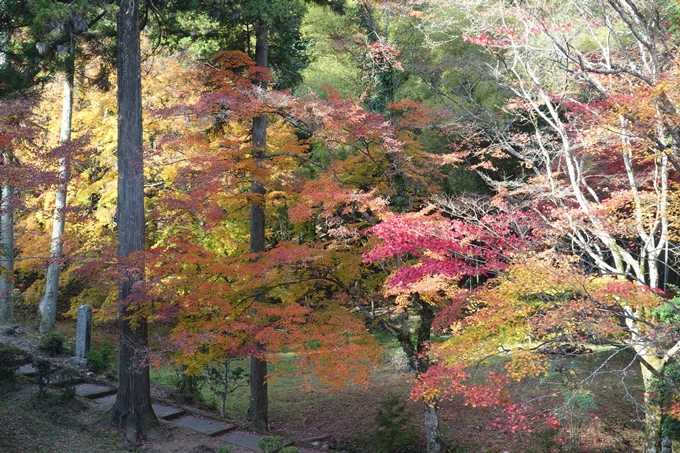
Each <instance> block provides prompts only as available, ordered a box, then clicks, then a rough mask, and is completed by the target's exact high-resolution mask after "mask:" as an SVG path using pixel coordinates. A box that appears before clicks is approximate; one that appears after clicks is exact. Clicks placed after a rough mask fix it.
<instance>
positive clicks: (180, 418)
mask: <svg viewBox="0 0 680 453" xmlns="http://www.w3.org/2000/svg"><path fill="white" fill-rule="evenodd" d="M17 373H20V374H23V375H25V376H28V377H33V376H35V374H36V370H35V368H34V367H33V365H31V364H28V365H24V366H22V367H21V368H19V370H17ZM76 395H78V396H80V397H83V398H87V399H90V400H93V401H94V402H96V403H98V404H101V405H102V406H113V404H114V403H115V402H116V389H115V388H112V387H108V386H102V385H96V384H88V383H81V384H77V385H76ZM152 407H153V410H154V413H155V414H156V416H157V417H158V418H160V419H162V420H167V421H169V422H170V423H173V424H175V425H177V426H181V427H184V428H188V429H191V430H194V431H197V432H199V433H201V434H204V435H206V436H210V437H214V438H216V439H220V440H221V441H224V443H225V445H234V446H237V447H240V448H242V449H248V450H251V451H253V452H261V451H262V450H261V449H260V448H259V447H258V445H257V443H258V441H259V440H260V439H262V438H263V437H265V436H263V435H262V434H257V433H251V432H247V431H242V430H238V429H236V425H234V424H231V423H226V422H222V421H219V420H214V419H210V418H207V417H199V416H195V415H192V414H188V413H187V412H186V411H185V410H184V409H178V408H175V407H171V406H166V405H163V404H157V403H152ZM297 448H298V450H299V451H300V453H319V451H318V450H310V449H307V448H302V447H297Z"/></svg>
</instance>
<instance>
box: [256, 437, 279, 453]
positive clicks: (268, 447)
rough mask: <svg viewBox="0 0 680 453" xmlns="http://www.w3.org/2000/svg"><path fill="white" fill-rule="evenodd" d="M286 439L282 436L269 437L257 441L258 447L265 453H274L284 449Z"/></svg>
mask: <svg viewBox="0 0 680 453" xmlns="http://www.w3.org/2000/svg"><path fill="white" fill-rule="evenodd" d="M284 442H285V439H284V438H283V437H281V436H267V437H263V438H262V439H260V440H258V441H257V446H258V447H260V448H261V449H262V451H264V453H274V452H277V451H279V450H281V449H282V448H283V444H284Z"/></svg>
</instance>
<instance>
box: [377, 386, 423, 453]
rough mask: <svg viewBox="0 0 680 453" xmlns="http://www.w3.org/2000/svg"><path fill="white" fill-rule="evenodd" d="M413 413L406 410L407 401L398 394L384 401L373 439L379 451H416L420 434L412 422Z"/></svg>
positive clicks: (392, 452) (401, 452)
mask: <svg viewBox="0 0 680 453" xmlns="http://www.w3.org/2000/svg"><path fill="white" fill-rule="evenodd" d="M411 418H412V415H411V414H409V413H407V412H406V403H405V402H404V401H402V400H401V399H400V398H399V397H398V396H397V395H390V396H388V397H387V399H385V401H383V402H382V404H381V408H380V409H379V410H378V415H377V416H376V419H375V422H376V428H375V429H374V430H373V441H374V443H375V446H376V452H378V453H411V452H413V451H415V443H416V441H417V440H418V434H417V433H416V430H415V428H414V427H413V426H412V424H411Z"/></svg>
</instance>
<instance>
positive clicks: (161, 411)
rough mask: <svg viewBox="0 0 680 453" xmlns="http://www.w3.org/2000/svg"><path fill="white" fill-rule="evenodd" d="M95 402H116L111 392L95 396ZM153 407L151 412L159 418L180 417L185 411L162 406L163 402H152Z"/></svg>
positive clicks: (111, 404) (110, 403)
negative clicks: (102, 395)
mask: <svg viewBox="0 0 680 453" xmlns="http://www.w3.org/2000/svg"><path fill="white" fill-rule="evenodd" d="M94 402H95V403H99V404H101V405H102V406H113V405H114V404H116V395H115V393H114V394H111V395H107V396H104V397H102V398H95V399H94ZM151 406H152V407H153V412H154V414H156V417H158V418H161V419H163V420H172V419H175V418H177V417H180V416H182V415H184V414H185V413H186V411H185V410H184V409H177V408H175V407H170V406H164V405H163V404H152V405H151Z"/></svg>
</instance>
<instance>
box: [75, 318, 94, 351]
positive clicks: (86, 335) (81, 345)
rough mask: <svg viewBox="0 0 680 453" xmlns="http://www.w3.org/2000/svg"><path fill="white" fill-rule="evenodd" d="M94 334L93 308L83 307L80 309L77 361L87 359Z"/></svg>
mask: <svg viewBox="0 0 680 453" xmlns="http://www.w3.org/2000/svg"><path fill="white" fill-rule="evenodd" d="M91 333H92V307H90V306H89V305H81V306H80V307H78V326H77V327H76V359H85V354H86V353H87V351H89V350H90V335H91Z"/></svg>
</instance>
